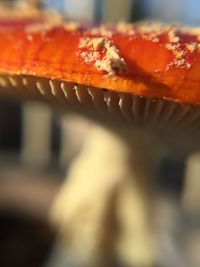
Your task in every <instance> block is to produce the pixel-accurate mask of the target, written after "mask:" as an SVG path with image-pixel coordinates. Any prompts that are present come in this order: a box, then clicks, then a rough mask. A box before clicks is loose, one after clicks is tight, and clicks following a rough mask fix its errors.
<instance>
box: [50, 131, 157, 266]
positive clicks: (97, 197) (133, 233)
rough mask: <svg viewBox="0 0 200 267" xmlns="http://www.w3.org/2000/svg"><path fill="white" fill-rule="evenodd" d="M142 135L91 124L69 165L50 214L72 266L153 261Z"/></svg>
mask: <svg viewBox="0 0 200 267" xmlns="http://www.w3.org/2000/svg"><path fill="white" fill-rule="evenodd" d="M127 133H128V134H127ZM143 139H144V134H141V133H140V132H136V131H135V130H134V131H132V130H131V131H130V129H129V130H128V129H127V130H125V131H123V134H120V135H116V134H114V133H113V131H110V130H108V129H107V128H103V127H101V126H95V127H94V128H93V129H92V130H91V133H90V137H89V138H88V139H87V141H86V143H85V145H84V148H83V150H82V151H81V153H80V154H79V155H78V157H77V158H76V159H75V160H74V162H73V164H72V165H71V168H70V170H69V173H68V174H67V179H66V182H65V183H64V185H63V186H62V188H61V191H60V193H59V194H58V196H57V199H56V200H55V203H54V206H53V208H52V213H51V217H52V220H53V221H54V223H56V224H57V225H58V227H59V229H60V233H61V237H62V238H63V242H64V245H65V247H66V251H67V255H68V256H69V258H70V259H72V260H73V261H75V263H76V266H87V267H88V266H93V267H94V266H113V265H114V262H115V261H116V259H117V260H118V261H119V262H122V263H126V264H128V266H152V262H153V258H154V255H153V251H152V248H153V246H152V228H151V226H152V225H151V221H152V217H153V216H152V206H153V197H152V184H153V179H152V177H153V175H152V166H153V164H152V159H153V152H152V147H153V146H152V142H151V141H150V138H146V137H145V140H143ZM147 139H149V140H147Z"/></svg>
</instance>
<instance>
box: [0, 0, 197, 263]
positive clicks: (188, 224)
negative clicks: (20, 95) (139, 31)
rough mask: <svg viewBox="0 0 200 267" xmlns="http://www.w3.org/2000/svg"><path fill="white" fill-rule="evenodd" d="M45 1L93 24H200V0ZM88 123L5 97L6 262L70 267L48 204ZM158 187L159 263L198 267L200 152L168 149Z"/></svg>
mask: <svg viewBox="0 0 200 267" xmlns="http://www.w3.org/2000/svg"><path fill="white" fill-rule="evenodd" d="M10 2H11V1H10ZM12 2H14V1H12ZM30 2H31V1H30ZM41 2H42V4H43V5H44V6H45V7H47V8H53V9H56V10H58V11H60V12H62V13H65V14H67V15H68V16H70V17H72V18H76V19H81V20H87V21H88V20H89V21H98V22H110V21H114V22H115V21H119V20H124V21H137V20H141V19H159V20H162V21H165V22H174V21H176V22H180V23H183V24H189V25H196V26H199V25H200V16H199V14H200V1H199V0H168V1H166V0H44V1H41ZM113 7H114V8H113ZM90 127H91V123H90V122H88V121H86V120H85V119H84V118H82V117H79V116H77V115H68V114H66V115H62V116H61V115H60V114H57V113H56V112H54V111H53V110H51V109H50V108H49V107H48V106H46V105H44V104H38V103H26V104H18V103H13V102H7V101H3V100H1V102H0V266H1V267H15V266H16V267H25V266H33V267H44V266H45V267H54V266H57V267H62V266H63V267H64V266H69V265H67V260H66V259H65V253H64V252H61V250H59V249H58V245H57V233H56V230H55V229H52V227H51V225H50V223H49V219H48V216H49V209H50V207H51V205H52V203H53V200H54V198H55V197H56V195H57V193H58V192H59V189H60V188H61V186H62V183H63V181H64V179H65V173H66V171H67V168H68V166H69V164H70V162H71V161H72V159H73V158H74V157H75V155H76V154H77V153H78V152H79V151H80V149H81V146H82V144H83V142H84V139H85V138H86V136H87V134H88V132H89V131H90ZM156 184H157V195H158V196H157V198H158V212H159V213H158V214H160V215H159V216H158V225H159V226H158V234H159V235H160V240H161V243H160V244H161V245H160V250H161V254H160V259H159V261H158V262H159V265H158V266H160V267H165V266H166V267H167V266H173V267H178V266H180V267H183V266H190V267H199V266H200V255H199V252H200V154H199V153H198V152H196V153H195V154H193V155H191V156H190V157H189V158H188V157H187V158H186V156H185V155H181V156H180V155H175V154H174V153H172V152H171V151H170V150H168V149H167V148H166V149H165V150H163V151H162V153H161V157H160V159H159V164H158V169H157V176H156ZM58 250H59V251H58ZM10 255H12V256H10ZM69 267H70V266H69Z"/></svg>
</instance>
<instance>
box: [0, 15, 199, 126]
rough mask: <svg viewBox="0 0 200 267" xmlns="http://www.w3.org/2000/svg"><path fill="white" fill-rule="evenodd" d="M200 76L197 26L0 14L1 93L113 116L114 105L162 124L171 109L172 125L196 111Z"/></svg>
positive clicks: (192, 118) (195, 114)
mask: <svg viewBox="0 0 200 267" xmlns="http://www.w3.org/2000/svg"><path fill="white" fill-rule="evenodd" d="M199 71H200V30H199V29H198V28H191V29H189V28H177V27H175V26H174V25H162V24H160V23H157V22H145V23H140V24H126V23H122V22H121V23H118V24H115V25H113V24H108V25H91V24H86V23H83V24H80V23H77V22H72V21H69V20H67V19H65V18H63V17H61V16H59V15H58V14H53V13H51V12H50V13H48V12H41V13H40V14H39V13H37V14H34V15H33V16H28V17H27V16H23V15H22V16H16V15H14V16H9V17H6V16H5V15H4V16H1V12H0V85H1V88H2V89H1V90H0V92H1V94H8V95H10V94H13V95H15V96H20V97H21V95H23V96H25V97H26V95H28V94H29V96H31V98H33V96H35V97H36V98H37V97H38V95H43V96H45V97H46V99H50V98H51V96H52V95H53V96H56V99H59V101H60V102H63V101H64V98H66V99H67V100H68V101H69V102H70V103H71V104H72V105H73V104H74V103H76V102H77V101H79V102H81V104H85V105H90V104H91V105H95V106H96V107H97V108H99V109H102V108H105V109H110V112H111V113H117V112H116V106H117V105H118V106H119V109H120V112H121V113H123V114H124V115H125V116H127V117H128V116H132V115H130V113H131V112H134V117H135V119H136V120H137V116H139V117H141V112H142V116H143V120H147V117H151V120H157V117H158V116H160V113H163V114H162V116H161V117H162V119H163V117H164V122H165V121H166V120H168V119H169V117H170V116H171V115H172V114H173V112H174V110H176V112H175V115H176V116H175V121H177V120H180V118H183V117H184V122H185V120H186V121H189V122H191V121H196V120H197V118H198V117H199V114H200V112H199V105H198V104H199V103H200V76H199ZM11 87H12V88H11ZM35 88H37V90H35ZM74 89H75V90H74ZM36 91H37V92H36ZM38 92H39V94H38ZM90 98H91V99H90ZM105 99H106V101H105ZM56 101H57V100H56ZM60 102H59V103H60ZM91 102H92V103H91ZM177 103H178V104H177ZM65 104H66V103H65ZM105 105H107V107H105ZM194 106H195V107H194ZM133 110H134V111H133ZM137 113H138V114H139V115H138V114H137ZM145 116H146V117H145ZM152 117H153V119H152ZM172 117H173V116H172ZM185 117H188V118H187V119H185ZM139 120H140V119H139Z"/></svg>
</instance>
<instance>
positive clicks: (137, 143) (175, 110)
mask: <svg viewBox="0 0 200 267" xmlns="http://www.w3.org/2000/svg"><path fill="white" fill-rule="evenodd" d="M4 14H5V13H4ZM199 40H200V39H199V30H198V29H186V28H182V29H180V28H176V27H175V26H171V25H170V26H169V25H162V24H159V23H146V24H145V23H144V24H125V23H118V24H115V25H112V24H109V25H98V26H97V25H86V24H85V25H84V24H79V23H77V22H71V21H68V20H66V19H64V18H62V17H61V16H58V15H53V14H52V13H51V14H49V13H48V12H45V13H44V12H41V13H40V14H37V16H36V15H34V16H33V17H31V16H30V17H28V18H27V16H24V17H23V16H14V17H12V16H10V17H6V16H5V15H4V16H3V17H1V18H0V94H1V95H2V96H4V97H9V98H11V97H13V98H14V99H19V100H27V99H29V100H39V101H43V102H46V103H48V104H49V105H51V106H53V107H56V108H58V109H60V110H66V111H67V110H68V111H75V112H79V113H81V114H82V115H84V116H87V117H89V118H91V119H92V120H93V121H95V123H96V124H97V126H96V127H94V128H93V129H92V131H91V135H90V137H89V138H88V139H87V141H86V143H85V146H84V148H83V150H82V152H81V153H80V155H78V157H77V158H76V159H75V160H74V162H73V163H72V164H71V167H70V170H69V172H68V175H67V176H68V179H67V181H66V183H65V185H64V186H63V188H62V190H61V192H60V194H59V196H58V197H57V199H56V201H55V205H54V207H53V210H52V218H53V219H54V221H56V222H58V224H59V225H60V232H61V233H62V238H63V242H64V243H65V246H66V247H67V248H68V249H67V252H68V254H69V257H71V260H73V262H76V264H77V265H78V264H79V265H81V266H110V265H112V264H114V262H115V261H116V259H117V261H119V262H120V263H123V264H126V265H127V266H153V265H154V263H155V257H156V256H155V251H154V249H155V246H154V245H155V243H154V242H155V240H154V239H155V237H154V230H153V219H154V215H153V211H154V209H153V206H154V199H153V184H154V166H155V165H154V163H155V159H156V154H157V153H158V148H159V147H160V144H163V143H165V144H171V145H173V146H174V147H178V144H181V147H182V148H185V149H188V147H189V148H190V147H191V144H187V142H181V141H182V140H184V138H185V137H184V138H183V133H184V134H186V132H188V134H190V135H191V134H192V133H193V129H194V126H195V127H197V128H198V127H199V116H200V110H199V103H200V90H199V68H200V56H199V47H200V44H199ZM188 129H191V131H189V130H188ZM175 130H176V136H175V137H174V131H175ZM191 139H192V138H191Z"/></svg>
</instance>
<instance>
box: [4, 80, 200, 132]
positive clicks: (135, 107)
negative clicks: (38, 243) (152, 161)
mask: <svg viewBox="0 0 200 267" xmlns="http://www.w3.org/2000/svg"><path fill="white" fill-rule="evenodd" d="M0 95H3V96H7V97H9V98H10V97H13V98H16V99H20V100H39V101H44V102H47V103H49V104H51V105H55V106H58V107H60V108H62V109H72V110H77V111H78V112H81V113H82V114H84V113H86V114H89V113H91V114H93V115H94V114H96V115H97V116H98V114H99V115H104V116H106V117H110V118H112V117H115V118H117V119H119V120H124V121H127V122H131V123H133V124H140V125H141V124H144V125H156V126H158V127H159V128H162V127H164V126H166V125H167V126H168V127H173V126H175V127H176V126H179V127H180V126H182V127H188V126H192V127H193V126H195V128H196V127H198V126H199V127H200V106H193V105H189V104H180V103H176V102H173V101H170V100H164V99H151V98H146V97H141V96H136V95H133V94H131V93H118V92H114V91H109V90H105V89H99V88H94V87H88V86H83V85H77V84H74V83H70V82H65V81H60V80H52V79H48V78H40V77H33V76H26V75H24V76H23V75H13V76H12V75H10V76H8V75H1V76H0Z"/></svg>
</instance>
